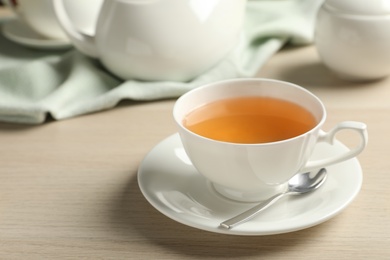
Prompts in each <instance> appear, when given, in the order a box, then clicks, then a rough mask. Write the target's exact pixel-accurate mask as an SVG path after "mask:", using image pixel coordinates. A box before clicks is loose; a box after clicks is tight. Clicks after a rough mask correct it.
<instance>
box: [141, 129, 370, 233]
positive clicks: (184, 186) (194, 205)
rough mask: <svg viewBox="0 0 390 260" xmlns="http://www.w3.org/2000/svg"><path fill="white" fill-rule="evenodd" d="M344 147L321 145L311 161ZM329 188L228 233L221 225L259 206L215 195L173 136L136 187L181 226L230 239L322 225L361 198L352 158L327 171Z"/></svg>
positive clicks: (147, 161) (156, 151)
mask: <svg viewBox="0 0 390 260" xmlns="http://www.w3.org/2000/svg"><path fill="white" fill-rule="evenodd" d="M347 149H348V148H346V147H345V146H344V145H343V144H341V143H340V142H335V144H334V145H333V146H330V145H327V144H319V145H317V148H316V150H315V151H314V154H313V158H314V159H315V158H318V157H323V156H327V155H332V154H335V153H340V152H343V151H345V150H347ZM327 170H328V173H329V176H328V178H327V181H326V183H325V184H324V185H323V186H322V187H321V188H320V189H319V190H317V191H315V192H313V193H311V194H308V195H304V196H300V197H298V196H296V197H294V196H290V197H285V198H284V199H282V200H280V201H279V202H277V204H275V205H273V206H271V207H270V208H268V209H267V210H266V211H264V212H262V213H261V214H259V215H258V216H256V217H255V218H254V219H252V220H250V221H249V222H247V223H244V224H241V225H239V226H237V227H234V228H233V229H231V230H226V229H223V228H220V227H219V224H220V223H221V222H222V221H224V220H226V219H229V218H230V217H232V216H235V215H236V214H238V213H241V212H242V211H244V210H246V209H248V208H250V207H251V206H253V205H255V204H253V203H243V202H236V201H232V200H229V199H226V198H224V197H222V196H220V195H219V194H217V193H216V192H215V191H214V190H213V188H212V186H211V185H210V183H209V182H208V181H207V180H206V179H205V178H204V177H203V176H201V175H200V174H199V173H198V172H197V171H196V170H195V168H194V167H193V166H192V164H191V162H190V161H189V159H188V157H187V155H186V153H185V151H184V149H183V147H182V144H181V141H180V138H179V135H178V134H174V135H172V136H170V137H168V138H167V139H165V140H163V141H162V142H161V143H159V144H158V145H156V146H155V147H154V148H153V149H152V150H151V151H150V152H149V154H148V155H147V156H146V157H145V158H144V160H143V162H142V163H141V165H140V168H139V170H138V184H139V187H140V189H141V192H142V193H143V195H144V196H145V198H146V199H147V200H148V201H149V203H150V204H152V205H153V206H154V207H155V208H156V209H157V210H159V211H160V212H161V213H163V214H164V215H166V216H168V217H169V218H171V219H173V220H175V221H177V222H180V223H182V224H185V225H188V226H191V227H194V228H198V229H202V230H207V231H211V232H216V233H224V234H232V235H270V234H280V233H286V232H292V231H296V230H301V229H304V228H308V227H311V226H314V225H318V224H320V223H322V222H324V221H326V220H329V219H330V218H332V217H334V216H335V215H336V214H338V213H340V212H341V211H342V210H343V209H344V208H346V207H347V206H348V205H349V204H350V203H351V202H352V200H353V199H354V198H355V197H356V195H357V194H358V192H359V190H360V187H361V184H362V179H363V175H362V170H361V167H360V164H359V161H358V160H357V159H356V158H354V159H351V160H348V161H345V162H343V163H339V164H336V165H333V166H331V167H328V168H327Z"/></svg>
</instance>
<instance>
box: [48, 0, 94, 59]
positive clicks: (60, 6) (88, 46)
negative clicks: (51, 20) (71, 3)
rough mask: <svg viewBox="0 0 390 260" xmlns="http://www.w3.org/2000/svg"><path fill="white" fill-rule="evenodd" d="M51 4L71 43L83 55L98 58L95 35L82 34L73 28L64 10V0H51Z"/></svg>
mask: <svg viewBox="0 0 390 260" xmlns="http://www.w3.org/2000/svg"><path fill="white" fill-rule="evenodd" d="M52 5H53V9H54V12H55V14H56V17H57V20H58V22H59V23H60V25H61V27H62V29H63V30H64V31H65V33H66V35H67V36H68V37H69V39H70V40H71V41H72V43H73V45H74V46H75V47H76V48H77V49H78V50H79V51H81V52H82V53H84V54H85V55H87V56H90V57H92V58H98V51H97V49H96V45H95V36H94V35H87V34H84V33H82V32H80V31H79V30H77V29H76V28H75V26H74V24H73V23H72V20H71V18H70V17H69V15H68V12H67V10H66V7H65V4H64V0H53V1H52Z"/></svg>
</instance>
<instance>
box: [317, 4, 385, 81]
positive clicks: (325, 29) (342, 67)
mask: <svg viewBox="0 0 390 260" xmlns="http://www.w3.org/2000/svg"><path fill="white" fill-rule="evenodd" d="M315 46H316V48H317V50H318V53H319V55H320V58H321V59H322V61H323V63H324V64H325V66H327V67H328V68H329V69H330V70H332V71H334V72H335V73H336V74H338V75H339V76H340V77H341V78H344V79H347V80H352V81H367V80H376V79H380V78H383V77H386V76H388V75H389V74H390V0H370V1H367V0H326V1H325V2H324V4H323V5H322V6H321V8H320V10H319V12H318V15H317V21H316V31H315Z"/></svg>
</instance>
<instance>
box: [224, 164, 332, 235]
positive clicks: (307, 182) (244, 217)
mask: <svg viewBox="0 0 390 260" xmlns="http://www.w3.org/2000/svg"><path fill="white" fill-rule="evenodd" d="M311 175H312V172H305V173H298V174H296V175H294V176H293V177H292V178H291V179H290V180H289V182H288V187H287V189H286V191H284V192H282V193H279V194H276V195H274V196H272V197H271V198H269V199H267V200H265V201H263V202H261V203H260V204H258V205H256V206H254V207H253V208H250V209H249V210H247V211H245V212H243V213H241V214H239V215H237V216H235V217H233V218H230V219H228V220H226V221H224V222H222V223H221V224H220V227H222V228H225V229H231V228H233V227H234V226H237V225H239V224H242V223H244V222H247V221H248V220H250V219H252V218H253V217H254V216H256V215H257V214H259V213H260V212H262V211H263V210H265V209H266V208H268V207H269V206H271V205H272V204H274V203H275V202H276V201H278V200H279V199H280V198H282V197H284V196H285V195H301V194H306V193H308V192H311V191H314V190H316V189H318V188H319V187H321V185H322V184H323V183H324V182H325V180H326V177H327V171H326V169H325V168H322V169H320V170H319V171H318V172H317V173H316V174H315V175H314V176H313V177H311Z"/></svg>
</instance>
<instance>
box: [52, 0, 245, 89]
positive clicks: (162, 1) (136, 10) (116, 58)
mask: <svg viewBox="0 0 390 260" xmlns="http://www.w3.org/2000/svg"><path fill="white" fill-rule="evenodd" d="M65 1H66V0H53V7H54V10H55V12H56V16H57V19H58V20H59V22H60V24H61V26H62V27H63V29H64V31H65V32H66V34H67V35H68V37H69V38H70V40H71V41H72V42H73V44H74V46H75V47H76V48H77V49H78V50H80V51H81V52H83V53H84V54H86V55H88V56H91V57H94V58H98V59H99V60H100V61H101V63H102V64H103V65H104V66H105V67H106V68H107V69H108V70H109V71H111V72H112V73H113V74H115V75H117V76H118V77H120V78H122V79H140V80H151V81H157V80H172V81H188V80H190V79H192V78H194V77H196V76H197V75H199V74H201V73H202V72H204V71H205V70H207V69H209V68H210V67H212V66H213V65H215V64H216V63H217V62H218V61H220V60H221V59H222V58H223V57H225V56H226V55H227V53H228V52H229V51H230V50H231V49H232V48H233V47H234V46H235V44H236V43H237V41H238V38H239V35H240V32H241V28H242V23H243V20H244V15H245V6H246V0H105V1H103V4H102V6H101V9H100V14H99V16H98V19H97V24H96V26H95V28H96V29H95V35H87V34H85V33H82V32H80V31H78V30H77V29H75V26H74V25H73V23H72V20H71V19H70V18H69V17H72V16H71V14H68V13H67V9H66V8H65V5H64V2H65Z"/></svg>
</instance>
